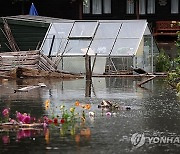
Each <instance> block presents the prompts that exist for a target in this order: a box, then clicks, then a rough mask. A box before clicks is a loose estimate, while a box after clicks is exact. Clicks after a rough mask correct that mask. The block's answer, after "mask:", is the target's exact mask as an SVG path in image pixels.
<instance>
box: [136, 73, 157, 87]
mask: <svg viewBox="0 0 180 154" xmlns="http://www.w3.org/2000/svg"><path fill="white" fill-rule="evenodd" d="M155 77H156V75H153V76H152V77H150V78H148V79H146V80H144V81H142V82H140V83H138V84H137V85H138V86H139V87H141V86H142V85H143V84H145V83H147V82H149V81H151V80H153V79H154V78H155Z"/></svg>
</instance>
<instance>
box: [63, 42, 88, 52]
mask: <svg viewBox="0 0 180 154" xmlns="http://www.w3.org/2000/svg"><path fill="white" fill-rule="evenodd" d="M89 44H90V40H70V41H69V42H68V45H67V48H66V52H65V54H64V55H85V54H86V51H87V48H88V46H89Z"/></svg>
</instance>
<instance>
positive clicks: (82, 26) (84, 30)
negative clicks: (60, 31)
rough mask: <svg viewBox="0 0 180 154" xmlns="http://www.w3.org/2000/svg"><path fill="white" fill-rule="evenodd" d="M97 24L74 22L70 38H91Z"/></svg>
mask: <svg viewBox="0 0 180 154" xmlns="http://www.w3.org/2000/svg"><path fill="white" fill-rule="evenodd" d="M96 27H97V22H75V25H74V27H73V30H72V32H71V35H70V37H92V36H93V34H94V32H95V29H96Z"/></svg>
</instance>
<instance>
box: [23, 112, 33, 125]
mask: <svg viewBox="0 0 180 154" xmlns="http://www.w3.org/2000/svg"><path fill="white" fill-rule="evenodd" d="M22 122H23V123H25V124H29V123H30V122H31V117H30V115H27V114H26V115H24V118H23V120H22Z"/></svg>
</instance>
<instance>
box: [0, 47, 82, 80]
mask: <svg viewBox="0 0 180 154" xmlns="http://www.w3.org/2000/svg"><path fill="white" fill-rule="evenodd" d="M0 72H1V75H3V76H10V77H11V78H20V77H56V78H82V77H81V76H80V75H78V74H72V73H67V72H63V71H58V70H56V68H55V64H54V62H53V61H52V60H51V59H49V58H48V57H47V56H46V55H44V54H43V53H41V52H40V51H39V50H34V51H20V52H4V53H0Z"/></svg>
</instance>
